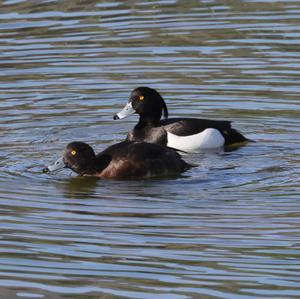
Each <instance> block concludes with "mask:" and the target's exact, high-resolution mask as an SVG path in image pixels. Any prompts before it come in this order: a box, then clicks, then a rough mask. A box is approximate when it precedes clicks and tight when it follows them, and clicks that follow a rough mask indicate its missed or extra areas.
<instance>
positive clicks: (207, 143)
mask: <svg viewBox="0 0 300 299" xmlns="http://www.w3.org/2000/svg"><path fill="white" fill-rule="evenodd" d="M162 112H163V114H164V118H165V119H163V120H161V116H162ZM133 113H138V114H139V116H140V118H139V122H138V123H137V125H136V126H135V127H134V129H133V131H132V132H130V133H129V134H128V136H127V139H126V140H128V141H145V142H150V143H156V144H160V145H165V146H168V147H171V148H174V149H176V150H181V151H184V152H189V153H193V152H199V151H201V150H206V149H215V148H222V147H223V146H232V145H233V144H241V143H245V142H248V141H250V140H249V139H247V138H246V137H244V136H243V135H242V134H241V133H239V132H238V131H237V130H235V129H233V128H231V122H230V121H220V120H208V119H197V118H171V119H168V108H167V105H166V103H165V101H164V99H163V98H162V97H161V95H160V94H159V93H158V92H157V91H156V90H155V89H152V88H149V87H138V88H136V89H134V90H133V91H132V92H131V95H130V98H129V101H128V103H127V104H126V106H125V107H124V108H123V110H121V111H120V112H119V113H117V114H116V115H115V116H114V119H115V120H116V119H122V118H125V117H127V116H129V115H131V114H133Z"/></svg>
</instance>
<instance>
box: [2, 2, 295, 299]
mask: <svg viewBox="0 0 300 299" xmlns="http://www.w3.org/2000/svg"><path fill="white" fill-rule="evenodd" d="M299 17H300V9H299V5H298V3H297V1H292V0H290V1H275V0H271V1H269V0H261V1H252V0H247V1H246V0H245V1H223V2H222V3H220V2H218V1H144V2H143V1H142V2H141V1H125V2H124V1H123V2H121V1H119V2H117V1H110V2H107V1H100V2H99V1H69V2H66V1H64V2H59V1H39V3H37V2H36V1H21V0H20V1H15V0H14V1H8V0H7V1H3V2H2V5H1V13H0V30H1V36H0V38H1V43H0V63H1V72H0V116H1V117H0V130H1V136H2V139H1V140H2V142H1V145H0V147H1V151H0V167H1V172H0V190H1V192H0V200H1V201H0V202H1V205H0V225H1V234H0V244H1V246H0V251H1V255H0V265H1V274H0V275H1V277H0V293H1V296H2V297H3V296H4V297H5V298H19V297H20V298H67V297H68V298H87V297H88V298H99V296H100V297H101V296H103V297H105V298H151V299H152V298H153V297H155V296H156V297H159V298H172V299H174V298H175V299H177V298H178V299H185V298H239V299H240V298H298V297H299V296H300V287H299V280H300V276H299V273H300V271H299V270H300V265H299V262H298V261H299V230H300V227H299V220H300V219H299V218H300V214H299V196H300V188H299V183H300V180H299V173H300V172H299V162H300V159H299V149H300V142H299V131H300V121H299V119H300V118H299V116H300V113H299V79H298V77H299V70H300V64H299V57H300V54H299V51H298V50H297V49H298V48H299V33H300V31H299V28H300V27H299V25H300V24H299ZM140 85H144V86H151V87H153V88H157V89H158V90H159V91H160V92H161V94H162V95H163V96H164V97H165V99H166V102H167V104H168V106H169V110H170V114H171V116H191V117H192V116H193V117H205V118H214V119H228V120H232V121H234V127H236V128H237V129H239V130H241V131H242V132H243V133H244V134H245V135H246V136H247V137H249V138H252V139H255V140H256V141H257V143H255V144H249V145H248V146H246V147H242V148H239V149H238V150H235V151H231V152H221V153H202V154H198V155H187V156H185V157H184V158H185V159H186V160H187V161H189V162H191V163H194V164H197V165H198V166H197V167H195V168H193V169H191V170H189V171H188V172H186V173H185V174H183V175H182V176H179V177H176V178H168V179H151V180H141V181H105V180H97V179H94V178H82V177H76V176H74V174H71V172H70V171H68V170H64V171H62V172H61V173H57V174H55V175H46V174H42V173H41V169H42V168H43V166H44V165H47V164H49V162H52V161H53V160H54V159H55V158H56V157H57V156H58V155H59V153H60V152H61V151H62V149H63V148H64V146H65V145H66V144H67V143H68V142H70V141H75V140H80V141H85V142H88V143H89V144H91V145H92V146H93V147H95V149H96V151H97V152H98V151H100V150H102V149H104V148H105V147H107V146H108V145H110V144H113V143H115V142H117V141H120V140H122V139H123V138H124V137H125V135H126V133H127V132H128V131H129V130H130V129H131V128H132V127H133V125H134V123H135V122H136V120H137V119H136V118H135V117H132V118H131V119H130V118H129V119H126V120H125V121H122V122H115V121H113V120H112V116H113V115H114V114H115V113H116V112H117V111H119V110H120V108H121V107H123V105H124V103H125V101H126V100H127V99H128V96H129V93H130V91H131V90H132V89H133V88H135V87H137V86H140ZM4 297H3V298H4Z"/></svg>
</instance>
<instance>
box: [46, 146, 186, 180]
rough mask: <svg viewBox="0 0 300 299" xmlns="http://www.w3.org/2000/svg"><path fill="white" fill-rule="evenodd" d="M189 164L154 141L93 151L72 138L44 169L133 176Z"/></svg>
mask: <svg viewBox="0 0 300 299" xmlns="http://www.w3.org/2000/svg"><path fill="white" fill-rule="evenodd" d="M189 167H190V165H189V164H187V163H186V162H185V161H184V160H182V159H181V157H180V155H179V154H178V153H177V152H176V151H174V150H172V149H169V148H165V147H162V146H160V145H157V144H150V143H146V142H132V141H123V142H120V143H117V144H114V145H112V146H110V147H108V148H107V149H105V150H104V151H102V152H101V153H99V154H97V155H95V153H94V150H93V149H92V148H91V147H90V146H89V145H88V144H86V143H83V142H72V143H70V144H68V145H67V147H66V149H65V151H64V154H63V156H62V157H61V158H60V159H58V160H57V161H56V162H55V163H54V164H53V165H50V166H48V167H47V168H45V170H44V172H52V171H55V170H58V169H60V168H70V169H72V170H73V171H74V172H76V173H78V174H80V175H87V176H97V177H99V178H106V179H133V178H148V177H153V176H162V175H172V174H179V173H181V172H183V171H185V170H187V169H188V168H189Z"/></svg>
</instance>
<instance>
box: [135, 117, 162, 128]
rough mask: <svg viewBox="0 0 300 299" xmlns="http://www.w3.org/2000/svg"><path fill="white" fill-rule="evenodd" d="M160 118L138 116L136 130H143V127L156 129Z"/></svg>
mask: <svg viewBox="0 0 300 299" xmlns="http://www.w3.org/2000/svg"><path fill="white" fill-rule="evenodd" d="M160 117H161V116H153V115H151V116H150V115H147V114H140V119H139V122H138V123H137V125H136V126H135V127H136V128H137V129H140V128H145V127H156V126H158V125H159V121H160Z"/></svg>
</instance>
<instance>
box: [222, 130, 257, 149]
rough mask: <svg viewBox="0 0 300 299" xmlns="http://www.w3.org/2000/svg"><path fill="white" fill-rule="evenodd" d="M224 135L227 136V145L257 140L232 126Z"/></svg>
mask: <svg viewBox="0 0 300 299" xmlns="http://www.w3.org/2000/svg"><path fill="white" fill-rule="evenodd" d="M223 136H224V138H225V145H232V144H237V143H245V142H255V141H254V140H251V139H248V138H246V137H245V136H244V135H242V134H241V133H240V132H239V131H237V130H235V129H233V128H230V129H229V130H227V131H225V132H223Z"/></svg>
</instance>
